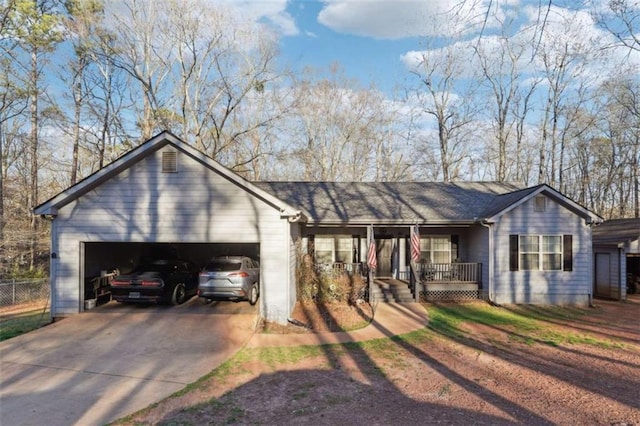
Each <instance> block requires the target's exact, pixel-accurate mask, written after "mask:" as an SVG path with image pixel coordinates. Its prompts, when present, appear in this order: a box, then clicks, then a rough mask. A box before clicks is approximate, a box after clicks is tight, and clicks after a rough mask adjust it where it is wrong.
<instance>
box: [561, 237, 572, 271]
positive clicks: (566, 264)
mask: <svg viewBox="0 0 640 426" xmlns="http://www.w3.org/2000/svg"><path fill="white" fill-rule="evenodd" d="M562 250H563V252H562V270H563V271H573V235H563V236H562Z"/></svg>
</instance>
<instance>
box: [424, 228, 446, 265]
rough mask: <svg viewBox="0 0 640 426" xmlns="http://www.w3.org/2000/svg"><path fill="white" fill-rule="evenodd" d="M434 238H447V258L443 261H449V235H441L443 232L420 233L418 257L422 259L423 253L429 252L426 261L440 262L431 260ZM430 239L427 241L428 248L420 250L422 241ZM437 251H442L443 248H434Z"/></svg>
mask: <svg viewBox="0 0 640 426" xmlns="http://www.w3.org/2000/svg"><path fill="white" fill-rule="evenodd" d="M434 238H446V239H447V250H446V251H447V253H448V254H447V256H448V258H449V260H448V261H447V262H444V263H451V235H443V234H433V235H431V234H429V235H420V259H422V258H423V257H424V255H423V253H429V259H428V260H427V261H428V263H441V262H434V261H433V252H434V250H433V239H434ZM427 239H429V240H431V241H430V242H429V250H428V251H427V250H422V241H424V240H427ZM435 251H437V252H444V251H445V250H435Z"/></svg>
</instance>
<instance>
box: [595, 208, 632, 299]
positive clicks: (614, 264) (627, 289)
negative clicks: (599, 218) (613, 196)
mask: <svg viewBox="0 0 640 426" xmlns="http://www.w3.org/2000/svg"><path fill="white" fill-rule="evenodd" d="M593 256H594V263H593V264H594V269H595V271H594V283H593V287H594V288H593V290H594V291H593V292H594V295H595V296H596V297H602V298H607V299H617V300H626V298H627V293H636V292H638V291H640V219H637V218H636V219H615V220H608V221H606V222H603V223H602V224H601V225H599V226H597V227H596V228H595V229H594V231H593Z"/></svg>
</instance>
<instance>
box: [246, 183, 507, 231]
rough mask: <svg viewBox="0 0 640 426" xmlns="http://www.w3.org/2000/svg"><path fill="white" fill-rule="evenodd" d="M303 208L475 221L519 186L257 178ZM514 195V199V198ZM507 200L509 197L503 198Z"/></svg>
mask: <svg viewBox="0 0 640 426" xmlns="http://www.w3.org/2000/svg"><path fill="white" fill-rule="evenodd" d="M255 185H257V186H258V187H260V188H261V189H262V190H264V191H267V192H269V193H271V194H273V195H274V196H276V197H278V198H279V199H281V200H282V201H284V202H286V203H287V204H290V205H292V206H295V207H297V208H299V209H300V210H301V211H302V212H303V213H304V214H305V215H306V216H307V217H308V219H309V221H310V222H312V223H314V222H315V223H320V222H321V223H344V224H346V223H353V224H356V223H380V222H393V223H407V224H411V223H416V222H419V223H428V222H435V223H442V222H451V223H456V222H458V223H459V222H473V221H475V220H476V219H477V218H482V217H486V212H487V211H490V210H493V208H492V207H495V203H496V201H497V200H500V201H501V203H500V204H501V205H502V201H503V200H501V199H500V196H501V195H503V194H507V193H512V192H513V191H517V190H518V189H519V188H518V187H516V186H514V185H512V184H505V183H495V182H458V183H442V182H255ZM509 200H510V199H509ZM504 201H508V200H504Z"/></svg>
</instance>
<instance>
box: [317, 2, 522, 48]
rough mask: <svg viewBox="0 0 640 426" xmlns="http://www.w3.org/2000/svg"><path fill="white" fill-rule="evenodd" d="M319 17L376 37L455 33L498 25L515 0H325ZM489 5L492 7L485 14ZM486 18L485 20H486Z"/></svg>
mask: <svg viewBox="0 0 640 426" xmlns="http://www.w3.org/2000/svg"><path fill="white" fill-rule="evenodd" d="M324 3H325V6H324V8H323V9H322V11H321V12H320V14H319V15H318V21H319V22H320V23H321V24H323V25H326V26H327V27H329V28H331V29H332V30H334V31H336V32H340V33H346V34H355V35H359V36H365V37H373V38H377V39H400V38H405V37H419V36H430V35H431V36H433V35H437V36H447V37H449V36H454V35H461V34H468V33H473V32H477V31H479V30H480V28H482V25H483V24H486V28H493V27H496V26H497V22H498V21H497V19H503V18H504V16H505V12H504V9H505V8H507V9H509V8H511V7H512V6H514V5H517V4H518V3H519V2H518V0H504V1H495V0H494V1H490V0H430V1H425V0H395V1H390V0H368V1H363V0H325V2H324ZM488 8H491V10H490V12H491V13H489V14H487V10H488ZM485 18H487V21H486V22H485Z"/></svg>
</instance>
